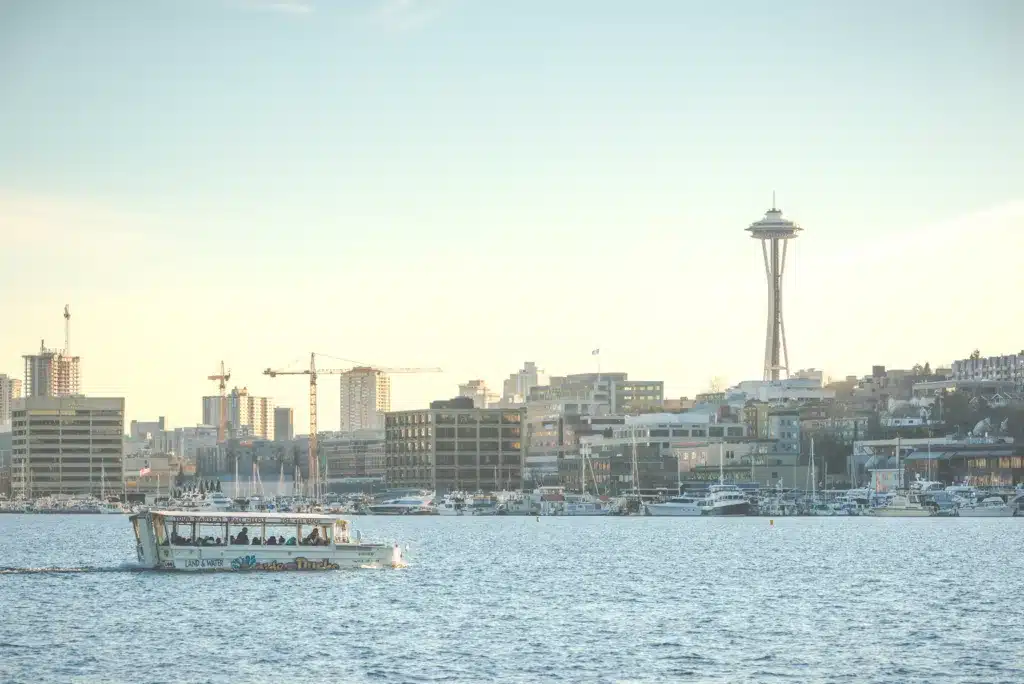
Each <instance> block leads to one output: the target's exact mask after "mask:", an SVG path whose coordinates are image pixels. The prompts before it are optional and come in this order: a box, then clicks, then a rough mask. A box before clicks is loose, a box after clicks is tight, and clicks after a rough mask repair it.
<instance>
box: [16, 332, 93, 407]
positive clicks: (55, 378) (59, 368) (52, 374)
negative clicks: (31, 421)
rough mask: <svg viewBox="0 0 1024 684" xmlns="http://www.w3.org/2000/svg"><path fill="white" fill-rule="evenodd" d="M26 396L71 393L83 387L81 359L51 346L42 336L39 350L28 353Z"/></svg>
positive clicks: (64, 395) (63, 395)
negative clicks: (50, 347) (35, 352)
mask: <svg viewBox="0 0 1024 684" xmlns="http://www.w3.org/2000/svg"><path fill="white" fill-rule="evenodd" d="M21 358H22V359H24V360H25V387H24V390H25V396H26V397H67V396H71V395H77V394H79V392H80V391H81V383H82V378H81V360H80V359H79V357H77V356H69V355H67V354H65V353H64V352H63V351H57V350H55V349H47V348H46V344H45V343H44V342H43V341H42V340H40V342H39V353H38V354H26V355H24V356H22V357H21Z"/></svg>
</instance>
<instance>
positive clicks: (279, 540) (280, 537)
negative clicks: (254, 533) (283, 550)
mask: <svg viewBox="0 0 1024 684" xmlns="http://www.w3.org/2000/svg"><path fill="white" fill-rule="evenodd" d="M277 543H278V544H280V545H281V546H284V537H283V536H281V535H278V536H277Z"/></svg>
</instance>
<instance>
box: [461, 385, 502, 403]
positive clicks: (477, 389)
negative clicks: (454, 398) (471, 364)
mask: <svg viewBox="0 0 1024 684" xmlns="http://www.w3.org/2000/svg"><path fill="white" fill-rule="evenodd" d="M459 396H460V397H468V398H469V399H472V400H473V406H474V407H475V408H488V407H490V406H491V405H492V404H497V403H498V400H499V399H498V395H497V394H495V393H494V392H491V391H490V390H489V389H488V388H487V383H486V382H484V381H483V380H470V381H469V382H467V383H466V384H464V385H459Z"/></svg>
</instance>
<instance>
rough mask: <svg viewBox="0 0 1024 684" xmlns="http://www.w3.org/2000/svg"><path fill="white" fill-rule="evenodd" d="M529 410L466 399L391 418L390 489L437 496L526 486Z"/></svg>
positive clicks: (387, 453) (387, 443)
mask: <svg viewBox="0 0 1024 684" xmlns="http://www.w3.org/2000/svg"><path fill="white" fill-rule="evenodd" d="M525 413H526V412H525V410H524V409H480V408H474V407H473V406H472V402H471V401H470V400H468V399H466V398H464V397H458V398H456V399H453V400H451V401H436V402H432V403H431V407H430V408H429V409H424V410H413V411H392V412H389V413H388V414H387V415H386V416H385V426H386V428H385V430H386V431H385V444H384V454H385V456H384V457H385V477H386V479H387V484H388V486H389V487H418V488H423V489H429V490H432V491H435V492H437V493H439V494H440V493H443V492H447V491H457V490H465V491H495V490H503V489H520V488H521V487H522V472H523V463H524V460H525V458H526V447H525V441H524V439H523V434H522V430H523V422H524V419H525Z"/></svg>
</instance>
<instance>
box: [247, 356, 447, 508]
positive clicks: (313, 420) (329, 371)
mask: <svg viewBox="0 0 1024 684" xmlns="http://www.w3.org/2000/svg"><path fill="white" fill-rule="evenodd" d="M316 356H317V355H316V352H312V353H310V355H309V368H308V369H302V370H275V369H273V368H267V369H266V370H264V371H263V374H264V375H267V376H270V377H272V378H274V377H277V376H278V375H308V376H309V483H310V494H311V495H312V496H313V497H314V498H318V497H320V496H321V495H322V494H323V478H322V477H321V474H320V460H319V454H320V452H319V440H318V437H317V432H318V425H317V389H316V378H317V376H318V375H344V374H345V373H350V372H352V371H354V370H361V369H372V370H377V371H381V372H384V373H440V372H442V371H441V369H440V368H378V367H376V366H355V367H352V368H321V369H318V368H317V367H316ZM321 356H328V355H327V354H322V355H321ZM332 358H335V357H332ZM340 360H341V361H346V360H348V359H340ZM352 363H357V362H355V361H353V362H352Z"/></svg>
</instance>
